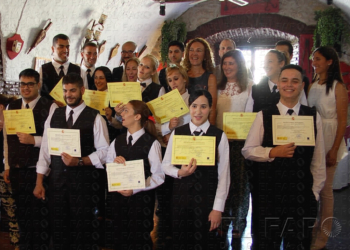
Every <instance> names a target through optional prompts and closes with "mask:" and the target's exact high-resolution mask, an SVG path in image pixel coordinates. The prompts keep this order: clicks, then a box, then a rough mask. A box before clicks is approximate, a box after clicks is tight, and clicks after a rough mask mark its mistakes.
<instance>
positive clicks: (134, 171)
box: [106, 160, 146, 192]
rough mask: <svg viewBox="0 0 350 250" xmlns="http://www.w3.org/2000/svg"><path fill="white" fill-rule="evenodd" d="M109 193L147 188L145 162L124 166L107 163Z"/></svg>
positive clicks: (127, 162) (129, 163) (130, 162)
mask: <svg viewBox="0 0 350 250" xmlns="http://www.w3.org/2000/svg"><path fill="white" fill-rule="evenodd" d="M106 166H107V180H108V191H109V192H113V191H119V190H131V189H141V188H145V187H146V181H145V171H144V168H143V160H135V161H126V162H125V166H124V164H118V163H107V164H106Z"/></svg>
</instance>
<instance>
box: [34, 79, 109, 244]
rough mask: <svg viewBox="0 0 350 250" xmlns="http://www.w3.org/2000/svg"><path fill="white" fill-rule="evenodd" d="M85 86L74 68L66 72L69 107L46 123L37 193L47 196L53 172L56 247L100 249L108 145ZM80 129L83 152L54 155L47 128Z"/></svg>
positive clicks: (52, 219)
mask: <svg viewBox="0 0 350 250" xmlns="http://www.w3.org/2000/svg"><path fill="white" fill-rule="evenodd" d="M84 91H85V88H84V86H83V79H82V78H81V76H80V75H78V74H75V73H70V74H67V75H66V76H64V78H63V95H64V100H65V102H66V104H67V106H66V107H61V108H58V109H57V110H56V111H55V112H54V114H53V116H52V118H51V119H47V121H46V123H45V130H44V137H43V143H42V146H41V149H40V156H39V161H38V163H37V181H36V187H35V190H34V195H35V196H36V197H37V198H40V199H45V198H46V196H45V195H46V194H45V191H46V189H45V188H44V186H43V185H42V182H43V179H44V176H48V183H49V190H50V193H49V208H50V222H51V223H52V224H51V228H52V236H53V238H52V240H53V244H54V248H57V249H65V248H66V249H97V247H98V246H97V244H96V242H97V240H98V239H99V238H100V237H103V236H102V235H99V233H98V230H99V228H98V227H99V222H98V220H97V215H95V213H94V211H95V210H96V208H97V206H98V202H99V199H100V198H99V197H98V194H99V190H100V189H101V188H104V187H100V186H99V185H98V177H99V173H98V171H97V169H103V164H104V163H105V162H106V156H107V151H108V147H109V139H108V130H107V126H106V122H105V120H104V119H103V118H102V117H101V115H100V114H99V113H98V111H97V110H95V109H92V108H90V107H88V106H86V105H85V103H84V101H83V100H82V96H83V94H84ZM48 128H62V129H79V130H80V147H81V156H82V157H79V158H78V157H72V156H70V155H69V154H67V153H62V154H61V156H54V155H49V149H48V144H47V129H48Z"/></svg>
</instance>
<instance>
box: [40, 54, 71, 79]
mask: <svg viewBox="0 0 350 250" xmlns="http://www.w3.org/2000/svg"><path fill="white" fill-rule="evenodd" d="M69 64H70V62H69V61H67V62H65V63H63V64H59V63H58V62H56V61H55V60H54V59H53V58H52V65H53V67H54V68H55V70H56V73H57V75H59V74H60V72H61V69H60V67H61V66H63V72H64V75H67V73H68V67H69ZM39 74H40V82H41V83H42V82H43V67H40V71H39Z"/></svg>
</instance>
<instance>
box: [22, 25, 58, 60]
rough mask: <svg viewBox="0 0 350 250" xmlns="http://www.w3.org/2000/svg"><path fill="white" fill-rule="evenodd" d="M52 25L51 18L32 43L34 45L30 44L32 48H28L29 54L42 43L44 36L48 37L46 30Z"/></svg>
mask: <svg viewBox="0 0 350 250" xmlns="http://www.w3.org/2000/svg"><path fill="white" fill-rule="evenodd" d="M51 25H52V22H51V19H49V20H47V21H46V24H45V26H44V27H45V28H44V29H41V31H40V32H39V34H38V35H37V36H36V38H35V40H34V42H33V43H32V46H30V48H29V49H28V51H27V54H29V53H30V52H31V51H32V49H34V48H35V47H36V46H38V44H39V43H41V41H42V40H44V38H45V37H46V32H47V31H48V30H49V29H50V27H51Z"/></svg>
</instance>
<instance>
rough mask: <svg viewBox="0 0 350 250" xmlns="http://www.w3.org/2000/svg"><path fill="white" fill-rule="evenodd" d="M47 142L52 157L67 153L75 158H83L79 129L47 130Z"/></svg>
mask: <svg viewBox="0 0 350 250" xmlns="http://www.w3.org/2000/svg"><path fill="white" fill-rule="evenodd" d="M47 141H48V147H49V154H50V155H61V153H63V152H64V153H67V154H69V155H70V156H73V157H81V149H80V130H79V129H59V128H48V129H47Z"/></svg>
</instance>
